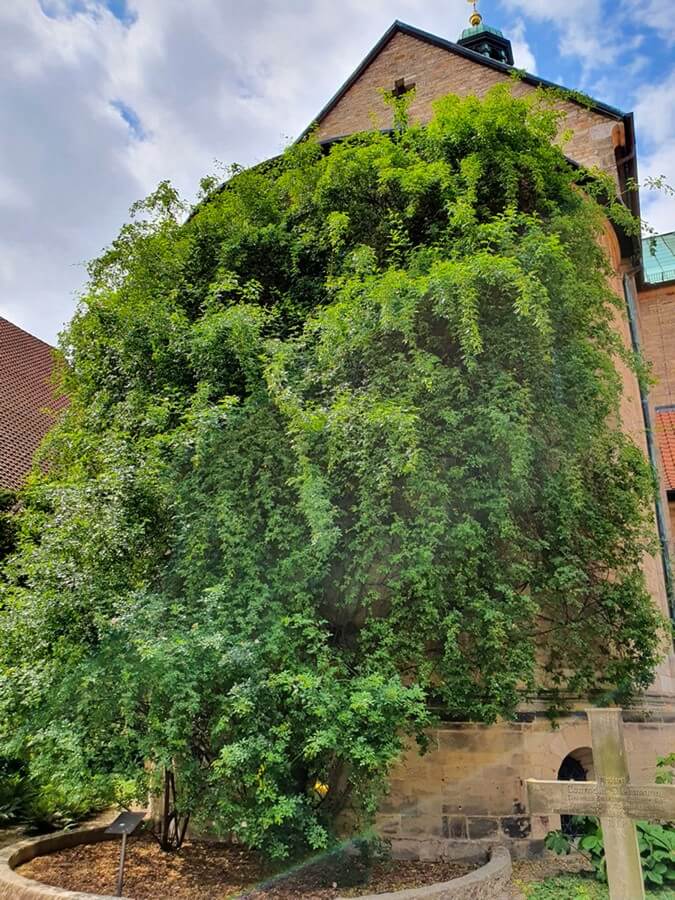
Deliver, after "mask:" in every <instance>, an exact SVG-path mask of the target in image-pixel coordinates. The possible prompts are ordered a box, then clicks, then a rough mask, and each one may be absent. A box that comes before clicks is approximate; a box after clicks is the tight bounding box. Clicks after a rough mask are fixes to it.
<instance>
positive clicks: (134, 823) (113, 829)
mask: <svg viewBox="0 0 675 900" xmlns="http://www.w3.org/2000/svg"><path fill="white" fill-rule="evenodd" d="M144 818H145V813H132V812H124V813H122V814H121V815H119V816H118V817H117V818H116V819H115V821H114V822H113V823H112V825H109V826H108V828H106V830H105V833H106V834H121V835H122V849H121V850H120V867H119V869H118V872H117V893H116V895H115V896H116V897H121V896H122V888H123V887H124V863H125V861H126V856H127V838H128V837H129V835H130V834H133V833H134V832H135V831H136V829H137V828H138V826H139V825H140V824H141V822H142V821H143V819H144Z"/></svg>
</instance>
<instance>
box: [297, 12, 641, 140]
mask: <svg viewBox="0 0 675 900" xmlns="http://www.w3.org/2000/svg"><path fill="white" fill-rule="evenodd" d="M395 34H407V35H408V36H409V37H413V38H417V40H419V41H423V42H424V43H426V44H431V45H433V46H434V47H440V48H441V49H442V50H447V51H448V52H450V53H455V54H456V55H457V56H463V57H464V58H465V59H470V60H472V61H473V62H475V63H478V64H479V65H482V66H487V67H488V68H490V69H496V70H497V71H498V72H503V73H505V74H507V75H510V74H512V73H513V72H518V74H519V76H520V77H522V80H523V81H524V82H525V83H526V84H531V85H534V86H535V87H548V88H555V89H556V90H566V89H565V88H563V87H562V86H561V85H558V84H554V83H553V82H552V81H546V79H545V78H538V77H537V76H536V75H530V74H529V73H528V72H520V71H519V70H518V69H515V68H513V67H512V66H507V65H505V64H504V63H500V62H497V61H496V60H494V59H491V58H490V57H489V56H483V54H482V53H476V52H475V51H473V50H469V49H468V48H467V47H462V46H461V45H460V44H455V43H454V42H453V41H448V40H446V39H445V38H442V37H438V35H435V34H431V33H430V32H428V31H423V30H422V29H420V28H415V27H414V26H413V25H407V24H406V23H405V22H400V21H399V20H398V19H397V20H396V21H395V22H394V23H393V24H392V25H391V26H390V27H389V28H388V29H387V31H385V33H384V34H383V35H382V37H381V38H380V40H379V41H378V42H377V44H375V46H374V47H373V49H372V50H371V51H370V53H369V54H368V55H367V56H366V57H365V58H364V59H363V60H362V61H361V63H359V65H358V66H357V68H356V69H355V70H354V71H353V72H352V74H351V75H350V76H349V78H348V79H347V80H346V81H345V83H344V84H343V85H342V87H341V88H340V89H339V90H338V92H337V93H336V94H335V95H334V96H333V97H332V98H331V99H330V100H329V101H328V103H327V104H326V105H325V106H324V108H323V109H322V110H321V112H320V113H319V114H318V116H317V117H316V118H315V119H314V121H313V122H312V123H311V125H309V126H308V127H307V128H306V129H305V131H303V133H302V134H301V135H300V137H299V138H298V140H302V139H303V138H305V137H306V136H307V135H308V134H309V133H310V131H311V130H312V128H313V127H314V125H315V124H317V123H321V122H322V121H323V119H325V118H326V116H327V115H328V113H329V112H330V111H331V110H332V109H333V108H334V107H335V106H337V104H338V103H339V102H340V100H341V99H342V98H343V97H344V95H345V94H346V93H347V91H348V90H349V89H350V87H351V86H352V85H353V84H354V83H355V82H356V81H358V79H359V78H360V77H361V75H362V74H363V73H364V72H365V70H366V69H367V68H368V66H369V65H370V64H371V63H372V61H373V60H374V59H375V57H376V56H377V55H378V54H379V53H380V51H381V50H382V49H383V48H384V47H385V46H386V45H387V44H388V43H389V41H390V40H391V39H392V38H393V37H394V35H395ZM569 99H570V100H571V101H572V102H574V94H573V93H572V92H570V96H569ZM588 100H589V103H590V105H591V108H592V109H594V110H595V111H596V112H599V113H603V114H604V115H606V116H609V117H610V118H612V119H624V118H625V115H626V114H625V113H623V112H621V111H620V110H618V109H616V108H615V107H613V106H608V105H607V104H606V103H600V102H598V101H596V100H592V99H591V98H588Z"/></svg>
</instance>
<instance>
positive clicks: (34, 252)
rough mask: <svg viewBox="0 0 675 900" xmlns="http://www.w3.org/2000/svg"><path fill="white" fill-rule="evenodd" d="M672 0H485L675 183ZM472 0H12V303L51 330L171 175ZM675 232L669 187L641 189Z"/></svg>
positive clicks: (256, 134)
mask: <svg viewBox="0 0 675 900" xmlns="http://www.w3.org/2000/svg"><path fill="white" fill-rule="evenodd" d="M674 2H675V0H527V2H525V0H482V2H481V3H480V9H481V12H482V13H483V15H484V17H485V19H486V21H487V22H488V23H489V24H492V25H496V26H498V27H501V28H502V29H503V30H504V32H505V33H506V34H507V36H508V37H510V38H511V39H512V40H513V43H514V49H515V53H516V64H517V65H518V66H520V67H522V68H528V69H530V70H531V71H535V72H536V73H537V74H539V75H540V76H542V77H544V78H547V79H549V80H551V81H554V82H557V83H562V84H565V85H567V86H568V87H573V88H579V89H581V90H583V91H585V92H587V93H590V94H591V95H593V96H595V97H596V98H597V99H599V100H603V101H605V102H607V103H610V104H612V105H614V106H617V107H619V108H621V109H623V110H625V111H629V110H635V112H636V118H637V125H638V140H639V149H640V173H641V176H642V177H643V178H644V177H646V176H648V175H652V176H654V175H665V176H667V177H668V178H669V179H670V181H671V182H673V183H675V15H673V3H674ZM469 12H470V5H469V4H468V3H467V2H466V0H368V2H367V3H366V2H364V0H341V2H340V3H339V4H336V3H335V2H334V0H247V2H246V3H244V2H242V0H189V2H188V0H2V2H1V3H0V110H1V111H2V121H3V140H2V141H0V315H2V316H5V317H7V318H9V319H12V320H13V321H15V322H16V323H17V324H19V325H21V326H22V327H24V328H26V329H28V330H29V331H31V332H33V333H34V334H37V335H39V336H40V337H42V338H44V339H46V340H49V341H53V340H54V339H55V338H56V335H57V332H58V331H59V329H60V328H61V327H62V326H63V324H64V322H66V321H67V320H68V319H69V318H70V316H71V315H72V313H73V311H74V309H75V305H76V302H77V295H78V292H79V291H80V290H81V289H82V286H83V284H84V267H83V263H84V262H85V261H86V260H87V259H90V258H92V257H93V256H95V255H97V254H98V253H99V252H100V250H101V249H102V248H103V247H104V246H105V245H106V244H107V243H109V242H110V240H111V239H112V238H113V237H114V236H115V234H116V233H117V230H118V229H119V227H120V225H121V224H122V223H123V221H124V220H125V217H126V212H127V210H128V208H129V206H130V205H131V203H133V201H134V200H136V199H138V198H139V197H142V196H144V195H146V194H147V193H149V192H150V191H151V190H152V189H153V188H154V186H155V185H156V184H157V182H158V181H160V180H162V179H165V178H169V179H171V180H172V181H173V182H174V183H175V184H176V185H177V187H179V188H180V190H181V191H182V192H183V194H184V195H185V196H186V197H187V198H188V199H191V198H192V197H193V196H194V194H195V192H196V189H197V186H198V183H199V179H200V177H201V176H202V175H204V174H207V173H209V172H212V171H213V170H214V167H215V165H216V161H220V162H222V163H226V164H227V163H231V162H238V163H242V164H249V163H253V162H256V161H258V160H261V159H264V158H266V157H268V156H270V155H273V154H275V153H277V152H279V150H280V149H281V148H282V147H283V146H284V145H285V144H286V143H288V141H289V140H291V139H292V138H294V137H295V136H297V135H298V134H299V133H300V132H301V131H302V130H303V129H304V127H305V126H306V125H307V124H308V123H309V122H310V121H311V119H312V118H313V116H314V115H315V114H316V112H317V111H318V110H319V109H321V108H322V107H323V105H324V104H325V102H326V100H327V99H328V98H329V97H330V96H331V95H332V94H333V93H334V91H335V90H336V88H337V87H338V86H339V85H340V84H341V83H342V82H343V81H344V79H345V78H346V77H347V75H349V73H350V72H351V71H352V70H353V69H354V68H355V66H356V65H357V64H358V63H359V62H360V60H361V59H362V58H363V56H364V55H365V54H366V53H367V52H368V50H369V49H370V47H371V46H372V45H373V44H374V43H375V42H376V41H377V40H378V38H379V37H380V35H381V34H382V33H383V32H384V30H385V29H386V28H387V27H388V26H389V25H390V24H391V22H392V21H393V20H394V19H396V18H399V19H402V20H403V21H406V22H409V23H410V24H412V25H416V26H418V27H420V28H424V29H427V30H429V31H432V32H434V33H436V34H439V35H442V36H444V37H447V38H450V39H453V40H454V39H456V38H457V37H458V35H459V33H460V31H461V29H462V28H463V27H464V25H465V24H466V22H467V19H468V15H469ZM643 209H644V212H645V215H646V218H647V219H648V220H649V221H650V222H651V224H652V225H653V226H654V227H655V228H656V229H657V230H660V231H665V230H670V229H673V230H675V200H673V199H672V198H670V197H667V196H664V195H656V194H655V195H649V194H647V193H645V194H644V195H643Z"/></svg>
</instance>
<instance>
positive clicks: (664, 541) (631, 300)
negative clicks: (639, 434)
mask: <svg viewBox="0 0 675 900" xmlns="http://www.w3.org/2000/svg"><path fill="white" fill-rule="evenodd" d="M623 290H624V295H625V298H626V308H627V310H628V323H629V325H630V336H631V342H632V344H633V350H634V351H635V352H636V353H640V352H641V347H640V334H639V332H638V326H637V304H636V302H635V293H634V290H633V281H632V279H631V277H630V276H629V275H624V276H623ZM640 402H641V404H642V416H643V419H644V423H645V435H646V437H647V451H648V453H649V461H650V463H651V464H652V468H653V469H654V471H655V472H656V473H657V474H658V471H659V461H658V454H657V451H656V444H655V443H654V432H653V430H652V417H651V413H650V411H649V396H648V394H647V392H646V391H645V389H644V387H643V385H642V384H640ZM655 506H656V524H657V528H658V533H659V543H660V544H661V562H662V564H663V577H664V580H665V584H666V596H667V599H668V613H669V616H670V621H671V623H673V624H675V607H674V603H673V570H672V568H671V564H670V550H669V548H668V531H667V528H666V520H665V515H664V511H663V500H662V498H661V491H660V490H659V491H658V493H657V495H656V500H655Z"/></svg>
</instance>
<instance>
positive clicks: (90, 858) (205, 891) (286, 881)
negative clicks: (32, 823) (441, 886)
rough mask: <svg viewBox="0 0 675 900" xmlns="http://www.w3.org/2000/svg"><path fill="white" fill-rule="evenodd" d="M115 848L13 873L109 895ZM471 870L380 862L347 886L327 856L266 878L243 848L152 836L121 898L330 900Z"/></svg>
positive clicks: (65, 853) (132, 862)
mask: <svg viewBox="0 0 675 900" xmlns="http://www.w3.org/2000/svg"><path fill="white" fill-rule="evenodd" d="M119 850H120V845H119V842H117V841H113V842H106V843H100V844H93V845H79V846H76V847H71V848H69V849H65V850H60V851H58V852H56V853H52V854H50V855H49V856H41V857H37V858H35V859H33V860H32V861H31V862H29V863H27V864H26V865H23V866H21V867H20V868H18V869H17V874H18V875H22V876H23V877H25V878H30V879H33V880H35V881H40V882H42V883H44V884H49V885H53V886H55V887H60V888H65V889H66V890H70V891H81V892H85V893H90V894H102V895H111V894H114V892H115V883H116V878H117V867H118V864H119ZM347 865H348V868H349V870H350V873H349V874H352V875H353V873H354V870H355V869H357V868H358V867H359V865H360V863H359V862H358V860H349V861H348V864H347ZM474 868H475V867H472V866H470V865H466V864H454V863H448V862H410V861H395V860H392V861H383V862H380V863H377V864H376V865H375V866H374V868H373V871H372V873H371V877H370V879H369V880H368V882H367V884H363V885H361V886H357V887H353V886H352V887H349V886H348V885H347V883H346V882H347V881H349V878H348V877H347V878H345V874H346V873H345V867H344V865H343V866H340V865H339V864H337V863H336V862H335V861H334V860H333V859H327V860H324V861H320V862H318V863H315V864H313V865H311V866H307V867H305V868H303V869H302V870H299V871H296V872H294V873H291V874H286V875H279V876H276V877H271V875H270V872H269V869H267V870H266V869H265V868H264V866H263V865H262V864H261V861H260V858H259V857H257V856H256V855H255V854H253V853H249V852H247V851H245V850H242V849H237V848H232V847H224V846H221V845H213V844H208V843H201V842H189V843H187V844H186V845H185V847H184V848H183V850H182V852H181V853H179V854H165V853H162V851H161V850H160V849H159V847H158V845H157V843H156V842H155V841H154V840H153V839H152V838H149V837H143V838H140V839H132V840H131V841H130V842H129V850H128V855H127V867H126V875H125V883H124V895H125V897H130V898H133V900H150V898H152V900H159V898H171V900H216V898H218V900H220V898H222V900H225V898H229V897H246V898H250V900H294V898H307V900H310V898H315V900H334V898H337V897H340V896H342V897H345V896H353V897H356V896H360V895H363V894H372V893H380V892H387V891H397V890H403V889H405V888H412V887H419V886H422V885H431V884H436V883H438V882H445V881H449V880H451V879H453V878H460V877H461V876H463V875H466V874H468V873H469V872H470V871H472V870H473V869H474Z"/></svg>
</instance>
